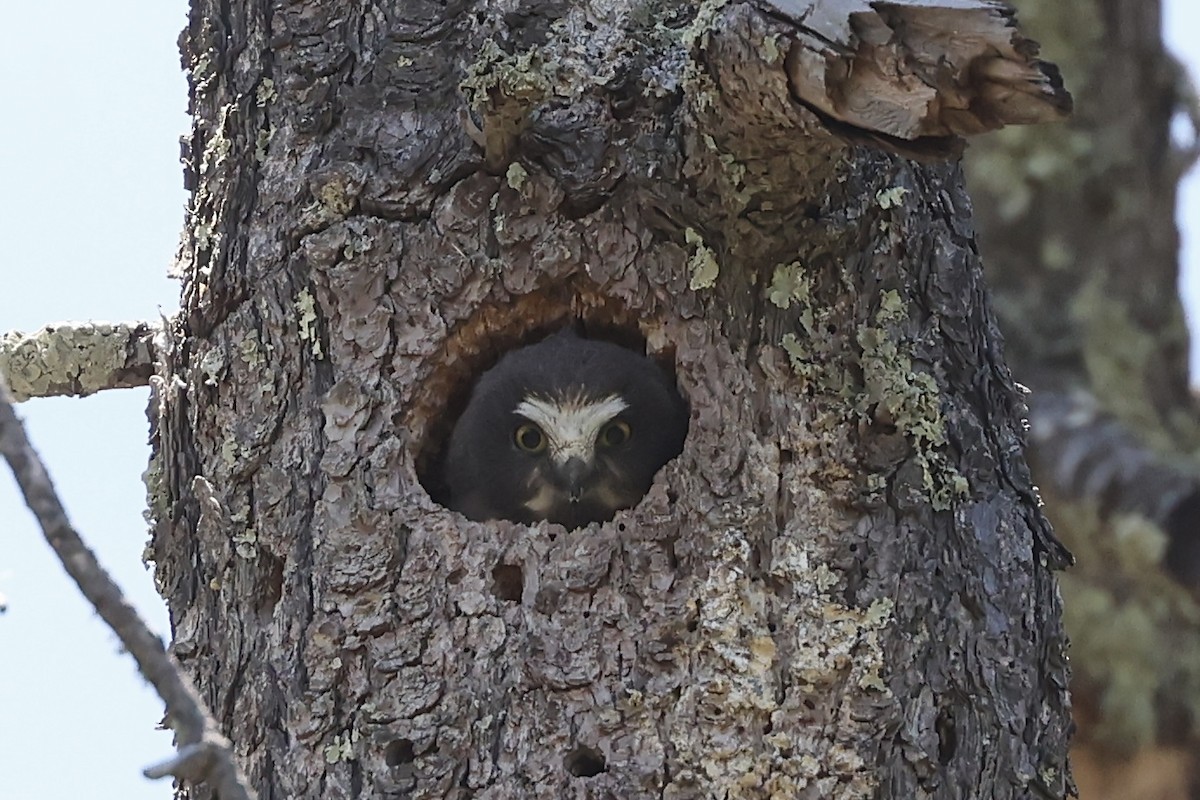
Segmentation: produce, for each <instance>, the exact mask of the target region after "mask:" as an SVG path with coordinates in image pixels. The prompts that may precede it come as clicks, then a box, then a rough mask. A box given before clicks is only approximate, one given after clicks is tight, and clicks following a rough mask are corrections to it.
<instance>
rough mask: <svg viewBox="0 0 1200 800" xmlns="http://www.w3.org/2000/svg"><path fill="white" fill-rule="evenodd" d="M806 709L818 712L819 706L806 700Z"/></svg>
mask: <svg viewBox="0 0 1200 800" xmlns="http://www.w3.org/2000/svg"><path fill="white" fill-rule="evenodd" d="M804 707H805V708H807V709H808V710H809V711H816V710H817V704H816V703H814V702H813V701H812V700H805V701H804Z"/></svg>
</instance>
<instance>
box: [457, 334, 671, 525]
mask: <svg viewBox="0 0 1200 800" xmlns="http://www.w3.org/2000/svg"><path fill="white" fill-rule="evenodd" d="M687 428H688V408H687V405H686V403H685V402H684V400H683V398H682V397H681V396H680V394H679V391H678V389H676V387H675V384H674V381H673V380H672V379H671V378H670V377H668V376H667V374H666V373H665V372H664V371H663V370H662V368H661V367H659V365H658V364H657V363H655V362H654V361H652V360H651V359H649V358H647V357H645V356H643V355H641V354H639V353H636V352H634V351H632V350H629V349H627V348H624V347H621V346H619V345H616V344H613V343H611V342H606V341H600V340H596V339H586V338H582V337H581V336H579V335H578V334H577V333H575V332H574V331H573V330H571V329H567V330H564V331H562V332H560V333H556V334H554V335H552V336H550V337H548V338H546V339H543V340H542V341H540V342H538V343H536V344H532V345H529V346H527V347H522V348H519V349H516V350H513V351H511V352H509V353H507V354H505V355H504V356H503V357H502V358H501V359H500V361H499V362H498V363H497V364H496V365H495V366H494V367H492V368H491V369H489V370H488V371H487V372H485V373H483V374H482V375H481V376H480V377H479V379H478V381H477V382H476V383H475V386H474V387H473V389H472V391H471V397H470V399H469V401H468V402H467V406H466V409H465V410H464V411H463V413H462V416H460V417H459V418H458V421H457V422H456V423H455V425H454V430H453V432H452V433H451V435H450V441H449V446H448V448H447V451H446V457H445V461H444V463H443V467H444V478H445V483H446V486H447V488H448V490H449V499H448V506H449V507H450V508H451V509H453V510H455V511H459V512H461V513H462V514H463V515H465V516H466V517H468V518H469V519H473V520H489V519H507V520H512V521H514V522H521V523H526V524H530V523H534V522H537V521H539V520H548V521H550V522H556V523H558V524H560V525H563V526H565V527H567V528H579V527H582V526H585V525H588V524H589V523H592V522H604V521H607V520H610V519H612V517H613V514H615V513H616V512H617V511H618V510H620V509H623V508H629V507H631V506H633V505H635V504H636V503H637V502H638V501H639V500H640V499H641V498H642V496H643V495H644V494H645V493H646V491H647V490H648V489H649V488H650V484H651V482H652V481H653V480H654V475H655V473H657V472H658V470H659V469H660V468H661V467H662V466H663V465H664V464H666V463H667V462H668V461H669V460H671V459H672V458H674V457H675V456H676V455H677V454H678V453H679V452H680V450H681V449H682V448H683V440H684V437H685V436H686V435H687Z"/></svg>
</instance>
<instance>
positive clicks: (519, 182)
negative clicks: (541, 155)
mask: <svg viewBox="0 0 1200 800" xmlns="http://www.w3.org/2000/svg"><path fill="white" fill-rule="evenodd" d="M528 178H529V173H528V172H527V171H526V170H525V167H523V166H521V163H520V162H519V161H514V162H512V163H511V164H509V165H508V170H507V171H506V172H505V174H504V179H505V181H507V183H508V185H509V188H512V189H516V190H517V191H520V190H521V187H522V186H524V185H525V181H526V180H528Z"/></svg>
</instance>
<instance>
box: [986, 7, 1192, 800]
mask: <svg viewBox="0 0 1200 800" xmlns="http://www.w3.org/2000/svg"><path fill="white" fill-rule="evenodd" d="M1017 5H1018V6H1020V7H1021V12H1022V20H1023V22H1024V23H1026V25H1027V26H1028V29H1029V32H1030V35H1031V36H1033V37H1034V38H1035V39H1038V40H1040V41H1041V42H1042V43H1043V44H1044V45H1045V46H1046V47H1047V49H1048V50H1049V51H1050V52H1053V53H1054V55H1055V58H1056V60H1058V61H1059V62H1060V63H1061V64H1062V66H1063V69H1064V72H1066V74H1067V75H1068V76H1070V80H1069V83H1070V86H1071V90H1072V92H1073V93H1074V94H1075V96H1076V98H1077V100H1078V109H1079V110H1078V113H1077V114H1076V115H1075V117H1074V119H1073V120H1072V122H1071V123H1070V124H1069V125H1068V126H1066V127H1043V128H1038V129H1032V128H1030V129H1022V130H1017V129H1012V130H1007V131H1004V132H1002V133H1001V134H998V135H996V136H995V137H989V138H987V139H983V140H980V141H979V143H978V145H977V146H973V147H972V149H971V153H970V154H969V156H968V159H967V164H968V174H969V176H970V178H971V181H972V184H973V185H972V190H973V191H972V196H973V198H974V199H975V201H976V208H977V210H978V213H979V219H980V227H981V231H982V234H981V240H982V249H983V252H984V255H985V261H986V263H987V265H988V272H989V282H990V284H991V285H992V286H993V288H994V289H995V290H996V307H997V309H998V312H999V316H1000V318H1001V325H1002V328H1003V330H1004V332H1005V337H1006V339H1007V343H1008V353H1009V356H1010V358H1011V359H1012V363H1013V369H1014V371H1015V373H1016V376H1017V378H1018V379H1019V380H1020V381H1021V382H1022V383H1026V384H1028V385H1029V386H1030V387H1031V388H1032V390H1033V395H1032V399H1031V402H1030V406H1031V412H1032V413H1031V424H1032V426H1033V434H1034V435H1033V440H1034V443H1035V447H1034V450H1033V454H1034V466H1035V476H1036V478H1037V481H1038V484H1039V486H1041V487H1042V489H1043V492H1044V493H1045V496H1046V500H1047V509H1048V512H1049V514H1050V516H1051V518H1052V519H1053V521H1054V526H1055V529H1056V530H1057V531H1058V532H1059V533H1060V535H1061V536H1062V537H1063V540H1064V541H1065V542H1066V543H1067V544H1068V546H1069V547H1070V548H1071V550H1072V551H1073V552H1074V553H1075V554H1076V556H1077V557H1078V558H1079V565H1078V567H1077V569H1075V570H1073V571H1072V572H1070V573H1069V574H1067V575H1065V576H1064V577H1063V589H1064V596H1065V600H1066V607H1067V623H1068V630H1069V631H1070V634H1071V639H1072V644H1073V651H1072V662H1073V666H1074V668H1075V682H1074V686H1073V688H1074V690H1075V696H1076V707H1077V711H1078V715H1077V716H1078V721H1079V728H1080V734H1079V737H1078V747H1077V749H1076V752H1075V756H1074V761H1075V763H1076V765H1077V769H1078V774H1079V784H1080V789H1081V790H1082V797H1083V800H1107V798H1113V800H1117V798H1126V797H1160V798H1163V799H1164V800H1184V798H1195V797H1200V771H1198V770H1197V767H1198V766H1200V764H1198V763H1197V760H1196V755H1195V754H1196V753H1197V752H1200V749H1198V746H1200V728H1198V721H1200V716H1197V713H1196V712H1197V710H1198V709H1200V666H1198V664H1200V662H1198V661H1197V659H1196V655H1195V654H1196V653H1197V652H1200V626H1198V624H1197V620H1200V605H1197V602H1196V596H1195V590H1196V587H1197V586H1200V537H1198V536H1197V531H1198V530H1200V528H1198V527H1197V525H1198V523H1200V468H1198V467H1200V465H1198V464H1197V462H1196V458H1195V453H1196V448H1197V445H1198V444H1200V425H1198V424H1197V414H1196V404H1195V400H1194V398H1193V396H1192V394H1191V391H1190V389H1189V385H1188V372H1187V370H1188V365H1187V352H1188V334H1187V329H1186V327H1185V324H1184V318H1183V311H1182V308H1181V305H1180V302H1179V298H1178V295H1177V278H1178V272H1179V263H1178V252H1179V236H1178V232H1177V230H1176V226H1175V217H1174V214H1175V198H1176V189H1177V185H1178V182H1179V180H1180V178H1181V176H1182V175H1183V173H1184V171H1186V169H1187V168H1188V167H1190V166H1191V163H1192V161H1194V158H1195V152H1194V150H1195V147H1194V144H1193V146H1192V147H1191V148H1183V147H1180V146H1178V145H1175V144H1173V143H1172V140H1171V131H1170V126H1171V122H1172V117H1173V116H1174V115H1175V114H1176V113H1178V112H1180V111H1186V110H1187V109H1186V107H1185V102H1187V101H1188V100H1189V98H1188V95H1190V94H1191V92H1190V90H1189V89H1188V87H1187V83H1186V78H1185V77H1184V76H1183V74H1182V72H1181V70H1180V67H1179V66H1178V64H1176V62H1175V61H1174V60H1173V59H1172V58H1171V56H1170V55H1169V54H1168V53H1167V52H1166V50H1165V48H1164V46H1163V42H1162V35H1161V29H1160V19H1161V4H1160V3H1159V2H1142V0H1074V1H1073V2H1064V3H1054V4H1048V3H1034V2H1018V3H1017ZM1191 102H1194V98H1192V99H1191ZM1193 119H1194V117H1193Z"/></svg>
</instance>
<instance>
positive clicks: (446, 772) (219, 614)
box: [151, 0, 1069, 800]
mask: <svg viewBox="0 0 1200 800" xmlns="http://www.w3.org/2000/svg"><path fill="white" fill-rule="evenodd" d="M955 2H961V0H955ZM796 32H797V28H796V23H795V22H794V21H789V20H785V19H780V18H779V17H778V16H777V15H776V14H775V13H774V11H773V10H771V13H767V11H764V10H763V9H762V8H760V7H758V6H756V5H754V4H730V5H723V4H719V3H705V4H702V5H700V6H698V7H697V6H696V5H695V4H692V3H671V2H662V3H656V4H650V5H641V4H639V5H629V4H626V3H621V2H617V3H613V2H603V3H596V4H586V3H584V4H580V3H575V2H571V3H567V2H554V0H545V1H543V2H534V3H528V4H516V3H513V4H506V5H505V6H503V7H500V6H493V5H488V4H483V3H481V4H475V5H465V4H461V3H451V4H449V5H439V4H430V3H424V2H419V1H418V0H410V2H394V3H385V4H375V5H367V6H362V5H358V4H351V3H345V2H329V1H328V0H325V1H323V2H319V3H318V2H309V3H293V4H288V5H282V4H280V5H270V6H268V5H265V4H259V5H248V4H241V3H232V4H231V3H226V2H221V3H218V2H216V1H215V0H213V1H212V2H208V1H207V0H197V2H196V3H195V5H194V8H193V12H192V17H191V23H190V26H189V28H188V30H187V32H186V33H185V36H184V49H185V62H186V64H187V66H188V67H189V68H190V70H191V85H192V111H193V113H194V115H195V130H194V133H193V136H192V138H191V140H190V141H189V142H188V146H187V154H188V158H189V165H190V166H189V169H190V179H189V180H190V185H191V186H192V188H193V191H194V194H193V200H192V206H191V224H190V239H189V240H188V241H187V243H186V245H185V249H184V253H183V256H184V265H183V266H184V270H185V272H186V274H187V278H186V283H185V291H184V306H183V311H182V313H181V317H180V322H179V325H178V326H177V327H176V329H175V330H174V331H173V332H172V340H171V342H170V343H169V345H168V347H169V357H168V359H167V362H166V363H165V365H164V373H165V374H164V380H162V381H161V382H159V384H158V393H157V402H158V407H159V415H158V444H159V448H158V451H157V453H156V456H155V459H154V462H153V464H152V471H151V478H152V483H153V485H154V486H155V487H156V490H155V493H154V496H153V503H152V508H153V511H154V513H155V515H156V519H157V523H156V530H155V536H154V541H153V544H152V548H151V555H152V557H153V559H154V561H155V562H156V568H157V576H158V580H159V582H160V585H161V587H162V590H163V592H164V594H165V596H166V597H167V599H168V602H169V605H170V609H171V614H172V619H173V624H174V632H175V639H174V652H175V654H176V655H177V656H178V657H179V659H180V660H181V661H182V663H183V664H184V665H185V666H186V667H187V668H188V669H190V670H191V671H192V672H193V674H194V675H195V676H196V678H197V681H198V683H199V685H201V686H202V687H204V689H205V690H206V692H207V694H208V698H207V699H208V700H209V702H210V704H211V706H212V707H213V708H214V709H216V711H217V714H218V716H219V717H220V718H221V719H222V721H223V722H224V724H225V725H226V726H227V732H228V733H229V735H230V736H231V738H232V739H233V740H234V742H235V744H236V746H237V747H238V749H239V751H240V752H241V753H242V754H243V756H244V758H245V764H246V768H247V770H248V772H249V773H250V774H251V776H252V777H253V779H254V781H255V782H256V784H257V788H258V789H259V791H260V796H261V797H263V798H283V797H322V798H339V797H393V798H400V797H405V798H466V797H475V798H497V799H499V798H554V799H555V800H561V798H676V799H677V800H692V799H693V798H708V797H712V798H729V799H730V800H732V798H768V797H779V798H785V797H786V798H796V797H806V798H807V797H812V798H865V797H877V796H881V797H906V798H907V797H945V798H950V797H974V798H1027V797H1055V798H1059V797H1063V796H1065V794H1066V787H1067V784H1068V782H1069V779H1068V776H1067V772H1066V763H1065V750H1066V740H1067V730H1068V726H1069V708H1068V700H1067V693H1066V684H1067V668H1066V664H1065V659H1064V648H1065V640H1064V636H1063V632H1062V629H1061V627H1060V622H1059V615H1060V611H1061V608H1060V603H1059V597H1058V590H1057V586H1056V583H1055V579H1054V577H1053V575H1052V572H1051V570H1052V569H1054V568H1056V567H1060V566H1062V564H1063V563H1064V561H1065V554H1064V552H1063V551H1062V549H1061V548H1060V546H1059V545H1058V544H1057V543H1056V541H1055V540H1054V539H1053V536H1052V534H1051V533H1050V530H1049V528H1048V526H1047V524H1046V522H1045V520H1044V518H1043V517H1042V515H1041V512H1040V511H1039V509H1038V504H1037V501H1036V498H1035V496H1034V494H1033V490H1032V487H1031V483H1030V478H1029V475H1028V471H1027V469H1026V466H1025V462H1024V459H1023V456H1022V454H1021V444H1022V443H1021V436H1022V432H1021V423H1020V418H1021V413H1022V408H1023V406H1022V400H1021V396H1020V395H1019V394H1018V392H1017V391H1016V390H1015V389H1014V386H1013V384H1012V382H1011V380H1010V377H1009V374H1008V372H1007V370H1006V368H1005V367H1004V365H1003V363H1002V360H1001V355H1000V351H999V338H998V335H997V333H996V327H995V324H994V320H993V319H992V317H991V314H990V311H989V309H988V306H987V304H986V302H985V297H984V289H983V285H982V281H981V274H980V268H979V259H978V257H977V254H976V251H975V245H974V240H973V231H972V227H971V221H970V219H969V207H970V206H969V202H968V200H967V198H966V196H965V194H964V191H963V188H962V179H961V174H960V171H959V170H958V168H957V166H955V165H952V164H943V165H933V166H920V165H917V164H914V163H912V162H910V161H907V160H905V159H903V158H900V157H897V156H895V155H891V154H888V153H885V152H881V151H878V150H874V149H869V148H861V147H852V146H849V145H847V144H845V143H844V142H843V141H842V140H840V139H838V138H837V137H835V136H833V135H831V134H830V132H829V131H828V130H827V129H826V128H825V127H824V126H823V124H822V122H821V121H820V120H819V119H818V118H817V117H816V116H814V115H813V114H812V113H811V112H810V111H808V110H807V109H806V108H805V107H804V106H803V105H802V104H800V103H798V102H797V101H796V100H794V99H793V97H792V96H791V94H790V92H789V83H788V76H787V73H786V71H785V68H784V64H785V61H786V58H787V54H788V48H789V47H790V46H792V45H791V44H790V42H791V38H792V36H793V35H794V34H796ZM571 316H582V317H583V318H584V319H585V320H586V321H587V323H588V325H589V327H590V328H592V329H594V330H598V331H601V332H604V333H605V334H606V335H609V336H611V337H612V338H614V339H617V340H619V341H624V342H627V343H637V344H638V345H639V346H641V345H642V344H643V343H644V345H645V346H646V348H647V350H648V351H649V352H651V353H653V354H655V355H657V356H658V357H660V358H661V359H662V360H663V361H664V363H667V364H668V365H670V366H671V367H672V368H673V369H674V370H675V372H676V374H677V376H678V380H679V384H680V387H681V389H682V391H683V392H684V393H685V395H686V397H687V399H688V401H689V402H690V404H691V409H692V417H691V429H690V433H689V436H688V440H687V443H686V445H685V447H684V451H683V453H682V455H681V456H680V457H679V458H678V459H676V460H675V461H674V462H672V463H671V464H669V465H668V466H667V467H666V468H665V469H664V470H663V472H662V473H661V474H660V475H659V478H658V480H657V481H656V483H655V485H654V487H653V488H652V489H651V491H650V493H649V494H648V496H647V497H646V498H645V499H644V500H643V502H642V503H641V504H640V505H639V506H638V507H637V508H635V509H632V510H630V511H628V512H622V513H621V514H619V515H618V516H617V518H616V520H614V521H613V522H611V523H607V524H604V525H599V526H592V527H590V528H588V529H586V530H581V531H572V532H568V531H564V530H562V529H561V528H557V527H554V526H548V525H545V524H541V525H538V526H533V527H523V526H519V525H514V524H510V523H488V524H481V523H471V522H468V521H466V520H465V519H464V518H462V517H461V516H459V515H457V514H454V513H452V512H449V511H447V510H446V509H444V508H442V507H440V506H439V505H438V504H437V503H436V502H435V500H434V498H433V497H431V495H430V492H429V491H427V490H426V487H429V489H430V491H432V492H433V494H434V495H436V494H437V488H436V481H435V480H433V479H431V476H430V472H429V470H430V469H432V467H431V465H433V464H435V463H436V460H437V453H438V447H439V444H440V442H441V439H442V438H444V436H445V432H446V429H447V426H448V424H449V422H450V420H451V419H452V418H453V414H454V412H455V409H456V407H457V404H458V403H461V400H462V397H463V394H464V391H465V389H466V387H467V386H468V385H469V381H470V378H471V376H472V375H474V374H476V373H477V372H478V371H479V370H481V369H482V368H484V367H486V366H487V365H488V364H489V363H492V362H493V361H494V360H495V358H496V357H497V354H498V353H499V352H501V351H503V349H505V348H507V347H510V346H512V345H514V344H518V343H521V342H524V341H527V340H529V339H530V338H532V337H534V336H536V335H538V334H539V333H542V332H545V331H547V330H550V329H552V328H554V327H556V326H558V325H561V324H562V323H563V321H564V320H566V319H567V318H569V317H571ZM422 477H424V478H425V484H424V485H423V484H422V481H421V478H422ZM189 795H190V796H196V797H204V796H208V794H207V792H206V791H205V790H204V789H203V787H197V788H194V789H193V790H191V791H190V792H189Z"/></svg>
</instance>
